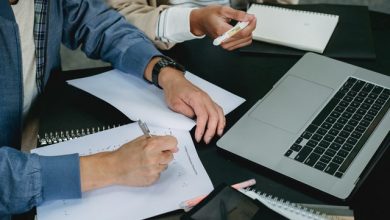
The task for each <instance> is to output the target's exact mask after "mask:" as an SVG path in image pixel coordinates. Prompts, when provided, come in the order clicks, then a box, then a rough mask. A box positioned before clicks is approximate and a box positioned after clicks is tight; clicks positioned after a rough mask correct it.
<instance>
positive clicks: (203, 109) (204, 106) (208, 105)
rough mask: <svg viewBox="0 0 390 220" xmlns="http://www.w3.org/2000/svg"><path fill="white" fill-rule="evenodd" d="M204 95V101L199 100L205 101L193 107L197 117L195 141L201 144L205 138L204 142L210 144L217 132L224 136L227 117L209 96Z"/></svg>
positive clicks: (194, 104) (196, 103) (195, 103)
mask: <svg viewBox="0 0 390 220" xmlns="http://www.w3.org/2000/svg"><path fill="white" fill-rule="evenodd" d="M204 95H205V98H204V99H197V100H203V101H202V102H200V103H198V102H196V101H194V102H193V103H192V105H191V106H192V107H193V109H194V112H195V115H196V129H195V140H196V141H197V142H200V140H201V139H202V136H203V140H204V142H205V143H206V144H208V143H210V140H211V139H212V138H213V137H214V135H215V133H216V132H218V134H219V135H220V134H222V132H223V129H224V127H225V115H224V113H223V110H222V108H221V107H220V106H218V105H217V104H216V103H215V102H213V101H212V100H211V98H210V97H209V96H208V95H207V94H204ZM206 128H207V129H206Z"/></svg>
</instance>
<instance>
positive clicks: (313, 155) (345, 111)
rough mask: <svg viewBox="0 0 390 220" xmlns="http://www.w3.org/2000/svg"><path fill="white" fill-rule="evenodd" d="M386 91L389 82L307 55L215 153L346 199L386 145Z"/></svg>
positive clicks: (389, 102)
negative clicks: (258, 166) (232, 156)
mask: <svg viewBox="0 0 390 220" xmlns="http://www.w3.org/2000/svg"><path fill="white" fill-rule="evenodd" d="M259 86H260V85H259ZM389 88H390V77H389V76H386V75H382V74H379V73H375V72H372V71H370V70H366V69H363V68H360V67H357V66H353V65H350V64H346V63H343V62H340V61H336V60H333V59H330V58H327V57H324V56H321V55H317V54H314V53H307V54H305V55H304V56H303V57H302V58H301V59H300V60H299V61H298V62H297V63H296V64H295V65H294V66H293V67H292V68H291V69H290V70H289V71H288V72H287V73H286V74H285V75H284V76H283V77H282V78H281V79H280V80H279V81H278V82H277V83H276V84H275V85H274V87H273V88H272V89H271V91H269V92H268V93H267V94H266V95H265V97H264V98H263V99H261V100H259V101H258V102H257V103H256V104H255V105H254V106H253V107H252V108H251V109H250V110H249V111H248V112H246V113H245V115H244V116H243V117H242V118H241V119H239V121H238V122H237V123H236V124H234V125H233V127H232V128H231V129H229V131H227V133H226V134H225V135H224V136H223V137H222V138H221V139H220V140H219V141H218V142H217V146H218V147H219V148H221V149H224V150H226V151H229V152H231V153H233V154H236V155H238V156H241V157H243V158H246V159H248V160H250V161H253V162H255V163H257V164H260V165H262V166H264V167H267V168H269V169H272V170H274V171H276V172H279V173H281V174H283V175H286V176H288V177H291V178H293V179H295V180H298V181H300V182H303V183H305V184H307V185H310V186H312V187H314V188H316V189H318V190H321V191H323V192H326V193H328V194H331V195H333V196H335V197H338V198H341V199H347V198H348V197H349V196H350V195H351V193H352V192H353V191H354V189H356V186H357V185H360V183H361V179H363V178H362V177H363V175H364V174H365V173H366V171H367V170H370V168H369V167H368V166H371V165H372V164H373V162H372V160H371V159H372V158H373V157H375V159H374V160H377V159H379V158H377V157H378V155H379V156H380V155H381V154H383V152H384V151H385V149H384V148H386V147H387V146H388V145H389V141H388V140H387V141H386V143H384V140H385V138H386V136H388V133H389V129H390V113H389V106H390V98H389V96H390V89H389ZM387 139H388V138H387ZM381 146H383V147H381ZM370 160H371V162H370ZM363 171H364V172H363Z"/></svg>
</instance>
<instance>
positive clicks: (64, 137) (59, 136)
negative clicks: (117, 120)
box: [37, 124, 121, 147]
mask: <svg viewBox="0 0 390 220" xmlns="http://www.w3.org/2000/svg"><path fill="white" fill-rule="evenodd" d="M119 126H121V124H117V125H115V124H114V125H111V126H110V125H108V126H101V127H99V126H98V127H91V128H82V129H74V130H73V129H72V130H67V131H56V132H49V133H44V135H43V137H41V136H40V135H39V134H38V137H37V139H38V146H40V147H42V146H46V145H50V144H56V143H60V142H64V141H69V140H72V139H76V138H79V137H82V136H85V135H89V134H93V133H96V132H99V131H104V130H108V129H111V128H115V127H119Z"/></svg>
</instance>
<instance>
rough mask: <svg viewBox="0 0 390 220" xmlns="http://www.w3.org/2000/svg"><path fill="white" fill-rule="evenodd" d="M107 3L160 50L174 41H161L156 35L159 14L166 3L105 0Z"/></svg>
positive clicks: (169, 46)
mask: <svg viewBox="0 0 390 220" xmlns="http://www.w3.org/2000/svg"><path fill="white" fill-rule="evenodd" d="M106 1H107V3H108V5H109V6H110V7H112V8H114V9H115V10H117V11H118V12H119V13H120V14H122V15H123V16H124V17H125V18H126V20H127V21H128V22H129V23H130V24H132V25H134V26H136V27H137V28H139V29H140V30H142V31H143V32H144V33H145V34H146V36H148V38H149V39H150V40H151V41H152V42H153V43H154V44H155V45H156V46H157V47H158V48H159V49H162V50H167V49H170V48H171V47H173V46H174V43H168V42H163V41H161V40H160V38H159V37H158V36H157V35H156V33H157V32H156V28H157V25H158V20H159V16H160V14H161V12H162V11H164V10H165V9H167V8H168V7H169V6H168V5H159V6H157V7H156V6H153V5H149V1H146V0H106Z"/></svg>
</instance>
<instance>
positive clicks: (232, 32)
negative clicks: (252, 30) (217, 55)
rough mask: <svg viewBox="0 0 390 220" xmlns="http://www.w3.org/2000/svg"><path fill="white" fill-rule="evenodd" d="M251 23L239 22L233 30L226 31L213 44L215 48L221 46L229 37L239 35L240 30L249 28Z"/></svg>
mask: <svg viewBox="0 0 390 220" xmlns="http://www.w3.org/2000/svg"><path fill="white" fill-rule="evenodd" d="M248 24H249V22H248V21H245V22H238V23H237V24H236V25H235V26H234V27H233V28H232V29H230V30H228V31H226V32H225V33H224V34H222V35H221V36H219V37H217V38H215V39H214V41H213V44H214V46H218V45H220V44H221V43H222V42H223V41H224V40H227V39H228V38H229V37H232V36H233V35H235V34H237V32H239V31H240V30H242V29H244V28H245V27H246V26H248Z"/></svg>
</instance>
